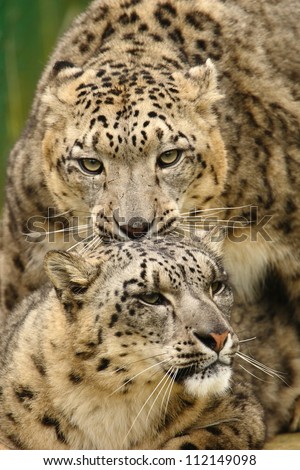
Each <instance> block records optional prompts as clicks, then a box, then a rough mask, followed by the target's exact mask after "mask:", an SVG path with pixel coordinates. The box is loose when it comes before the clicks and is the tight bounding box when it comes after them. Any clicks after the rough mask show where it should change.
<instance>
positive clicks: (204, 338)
mask: <svg viewBox="0 0 300 470" xmlns="http://www.w3.org/2000/svg"><path fill="white" fill-rule="evenodd" d="M228 334H229V331H227V330H225V331H223V333H208V334H199V333H197V332H196V331H194V336H196V338H197V339H198V340H199V341H201V343H203V344H205V346H207V347H208V348H210V349H212V350H213V351H216V352H217V353H219V352H220V351H222V349H223V348H224V346H225V343H226V340H227V338H228Z"/></svg>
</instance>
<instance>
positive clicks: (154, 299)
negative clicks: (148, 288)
mask: <svg viewBox="0 0 300 470" xmlns="http://www.w3.org/2000/svg"><path fill="white" fill-rule="evenodd" d="M138 298H139V299H140V300H141V301H142V302H144V303H145V304H149V305H165V304H166V303H168V301H167V299H166V298H165V297H164V296H163V295H162V294H160V293H159V292H146V293H145V294H140V295H139V296H138Z"/></svg>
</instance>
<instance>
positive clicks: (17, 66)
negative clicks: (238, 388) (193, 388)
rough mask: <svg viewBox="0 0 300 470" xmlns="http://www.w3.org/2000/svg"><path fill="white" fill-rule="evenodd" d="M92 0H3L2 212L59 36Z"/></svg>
mask: <svg viewBox="0 0 300 470" xmlns="http://www.w3.org/2000/svg"><path fill="white" fill-rule="evenodd" d="M88 3H89V0H0V77H1V82H0V136H1V137H0V211H1V208H2V204H3V193H4V184H5V167H6V161H7V156H8V153H9V151H10V149H11V147H12V145H13V143H14V142H15V140H16V139H17V138H18V136H19V135H20V132H21V131H22V128H23V126H24V123H25V120H26V118H27V116H28V112H29V108H30V104H31V101H32V99H33V95H34V91H35V86H36V84H37V81H38V79H39V77H40V75H41V72H42V70H43V68H44V66H45V65H46V62H47V58H48V57H49V53H50V52H51V51H52V49H53V48H54V46H55V43H56V40H57V37H58V36H59V35H60V34H61V33H62V32H63V31H64V30H65V29H66V28H67V27H68V25H69V24H70V22H71V21H72V19H73V18H74V16H76V15H77V14H78V13H80V11H82V10H83V9H84V8H85V7H86V5H87V4H88Z"/></svg>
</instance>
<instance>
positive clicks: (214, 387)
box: [184, 366, 232, 398]
mask: <svg viewBox="0 0 300 470" xmlns="http://www.w3.org/2000/svg"><path fill="white" fill-rule="evenodd" d="M231 373H232V371H231V368H230V367H228V366H224V367H219V368H218V371H217V372H212V373H210V374H209V372H208V371H205V372H204V373H203V372H199V374H194V375H193V376H192V377H189V378H187V379H186V380H185V381H184V386H185V389H186V391H187V392H188V393H189V394H190V395H192V396H194V397H197V398H201V397H211V396H218V395H222V394H223V393H225V392H226V390H227V389H228V387H229V384H230V378H231ZM203 375H204V376H203Z"/></svg>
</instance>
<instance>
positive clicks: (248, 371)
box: [239, 364, 267, 382]
mask: <svg viewBox="0 0 300 470" xmlns="http://www.w3.org/2000/svg"><path fill="white" fill-rule="evenodd" d="M239 367H240V368H241V369H243V370H244V371H245V372H247V374H249V375H252V377H254V378H255V379H257V380H260V381H261V382H267V380H264V379H262V378H261V377H258V376H257V375H255V374H253V373H252V372H250V370H248V369H246V367H244V366H242V365H241V364H239Z"/></svg>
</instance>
